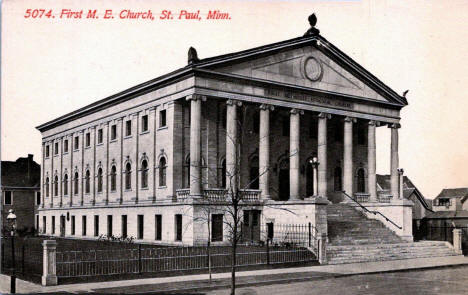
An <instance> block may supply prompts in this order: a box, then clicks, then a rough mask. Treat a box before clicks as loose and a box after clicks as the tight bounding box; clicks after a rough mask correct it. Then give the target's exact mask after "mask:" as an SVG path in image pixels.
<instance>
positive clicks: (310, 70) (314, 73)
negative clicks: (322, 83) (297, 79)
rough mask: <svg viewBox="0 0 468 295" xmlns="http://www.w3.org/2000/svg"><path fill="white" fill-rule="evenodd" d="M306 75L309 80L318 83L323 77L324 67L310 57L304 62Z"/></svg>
mask: <svg viewBox="0 0 468 295" xmlns="http://www.w3.org/2000/svg"><path fill="white" fill-rule="evenodd" d="M304 73H305V75H306V77H307V79H309V80H311V81H317V80H319V79H320V77H321V76H322V66H321V65H320V62H319V61H318V60H317V59H315V58H314V57H312V56H311V57H308V58H307V59H306V60H305V62H304Z"/></svg>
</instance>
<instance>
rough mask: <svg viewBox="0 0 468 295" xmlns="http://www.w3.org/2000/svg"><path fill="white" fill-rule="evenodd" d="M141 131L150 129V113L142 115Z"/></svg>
mask: <svg viewBox="0 0 468 295" xmlns="http://www.w3.org/2000/svg"><path fill="white" fill-rule="evenodd" d="M141 131H142V132H145V131H148V115H144V116H143V117H141Z"/></svg>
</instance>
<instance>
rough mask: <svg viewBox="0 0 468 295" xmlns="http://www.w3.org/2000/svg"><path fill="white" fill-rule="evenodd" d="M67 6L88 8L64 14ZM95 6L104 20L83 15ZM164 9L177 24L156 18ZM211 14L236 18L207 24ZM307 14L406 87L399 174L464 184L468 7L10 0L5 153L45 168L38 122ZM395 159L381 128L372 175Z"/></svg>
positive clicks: (291, 32) (280, 35) (294, 23)
mask: <svg viewBox="0 0 468 295" xmlns="http://www.w3.org/2000/svg"><path fill="white" fill-rule="evenodd" d="M28 9H31V11H30V13H29V15H30V16H29V17H26V16H28V11H27V10H28ZM34 9H44V10H45V12H44V13H43V15H42V17H39V14H37V15H36V14H35V13H34V12H33V11H34ZM62 9H70V11H73V12H79V11H80V10H83V11H84V12H83V16H82V18H81V19H80V18H71V19H68V18H60V15H61V11H62ZM90 9H91V10H94V9H96V10H97V11H98V14H97V15H98V16H99V18H98V19H86V14H87V12H88V10H90ZM124 9H130V10H132V11H134V12H138V11H142V12H143V11H148V10H151V12H152V14H153V16H154V20H143V19H140V20H135V19H120V18H119V15H118V14H119V13H120V11H121V10H124ZM49 10H52V12H51V14H49V15H54V16H55V18H52V17H47V16H46V15H47V12H48V11H49ZM105 10H112V12H113V15H114V18H113V19H104V14H105ZM163 10H168V11H169V10H170V11H172V13H173V14H174V19H172V20H161V19H159V17H160V16H161V14H162V11H163ZM181 10H186V11H188V12H197V11H198V10H199V11H200V16H201V17H202V20H200V21H199V20H185V19H180V20H179V19H178V15H179V12H180V11H181ZM209 10H220V11H221V12H227V13H229V15H230V19H227V20H206V19H204V18H205V16H206V14H207V13H208V11H209ZM312 12H315V13H316V15H317V17H318V22H317V27H318V28H319V29H320V31H321V35H322V36H324V37H325V38H327V40H328V41H330V42H332V43H333V44H334V45H335V46H337V47H338V48H340V49H341V50H342V51H344V52H345V53H346V54H348V55H349V56H350V57H351V58H353V59H354V60H355V61H357V62H358V63H359V64H361V65H362V66H363V67H365V68H366V69H367V70H368V71H370V72H371V73H373V74H374V75H375V76H377V77H378V78H379V79H381V80H382V81H383V82H384V83H385V84H387V85H388V86H389V87H391V88H392V89H394V90H395V91H396V92H397V93H400V94H401V93H403V91H405V90H407V89H409V93H408V95H407V99H408V101H409V105H408V106H407V107H405V108H404V109H403V111H402V113H401V116H402V120H401V125H402V128H401V129H400V131H399V132H400V137H399V140H400V152H399V155H400V167H401V168H403V169H404V170H405V174H406V175H408V176H409V177H410V179H411V180H412V181H413V182H414V183H415V184H416V186H417V187H418V188H419V190H420V191H421V192H422V193H423V195H424V196H425V197H427V198H434V197H436V196H437V194H438V193H439V192H440V191H441V190H442V189H443V188H449V187H468V173H467V172H466V171H465V168H467V167H468V115H467V114H468V102H467V101H466V99H467V95H466V86H467V85H468V68H467V65H468V63H467V57H468V56H467V52H468V30H467V24H466V22H467V20H468V1H466V0H464V1H459V0H451V1H444V0H440V1H439V0H425V1H420V0H412V1H405V0H379V1H366V0H363V1H358V0H352V1H338V0H333V1H324V0H323V1H319V0H315V1H299V0H298V1H240V0H239V1H230V2H228V1H152V0H147V1H142V0H127V1H124V0H114V1H89V0H88V1H86V0H80V1H78V0H77V1H69V0H68V1H67V0H62V1H43V0H34V1H21V0H14V1H12V0H4V1H3V3H2V17H1V74H2V75H1V158H2V160H15V159H16V158H18V157H24V156H26V155H27V154H34V159H35V160H36V161H38V162H40V160H41V153H40V149H41V134H40V132H39V131H38V130H37V129H35V127H36V126H38V125H40V124H42V123H45V122H47V121H49V120H52V119H54V118H57V117H59V116H61V115H64V114H66V113H68V112H71V111H73V110H76V109H78V108H80V107H83V106H85V105H88V104H90V103H92V102H94V101H96V100H99V99H102V98H105V97H107V96H109V95H111V94H114V93H116V92H119V91H121V90H124V89H127V88H129V87H131V86H134V85H136V84H139V83H142V82H144V81H147V80H150V79H152V78H155V77H158V76H160V75H162V74H165V73H167V72H170V71H172V70H175V69H177V68H180V67H183V66H185V65H186V63H187V50H188V48H189V47H190V46H193V47H195V48H196V49H197V51H198V56H199V57H200V58H205V57H211V56H215V55H220V54H225V53H229V52H235V51H240V50H244V49H248V48H252V47H256V46H261V45H264V44H269V43H273V42H278V41H282V40H286V39H291V38H294V37H298V36H302V35H303V34H304V33H305V31H307V29H308V28H309V25H308V22H307V17H308V16H309V15H310V14H311V13H312ZM36 13H37V12H36ZM39 13H40V12H39ZM33 14H34V15H35V16H36V17H33ZM64 16H65V14H64ZM389 162H390V132H389V130H388V129H387V128H378V129H377V172H378V173H381V174H388V173H389Z"/></svg>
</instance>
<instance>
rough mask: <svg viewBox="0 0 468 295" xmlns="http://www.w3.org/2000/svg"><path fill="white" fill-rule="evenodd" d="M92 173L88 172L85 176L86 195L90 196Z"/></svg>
mask: <svg viewBox="0 0 468 295" xmlns="http://www.w3.org/2000/svg"><path fill="white" fill-rule="evenodd" d="M89 178H90V172H89V170H86V174H85V193H86V194H89V191H90V184H89V181H90V179H89Z"/></svg>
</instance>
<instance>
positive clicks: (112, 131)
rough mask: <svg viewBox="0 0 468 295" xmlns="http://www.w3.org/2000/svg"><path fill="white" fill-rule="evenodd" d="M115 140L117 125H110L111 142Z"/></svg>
mask: <svg viewBox="0 0 468 295" xmlns="http://www.w3.org/2000/svg"><path fill="white" fill-rule="evenodd" d="M116 138H117V125H112V126H111V140H114V139H116Z"/></svg>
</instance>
